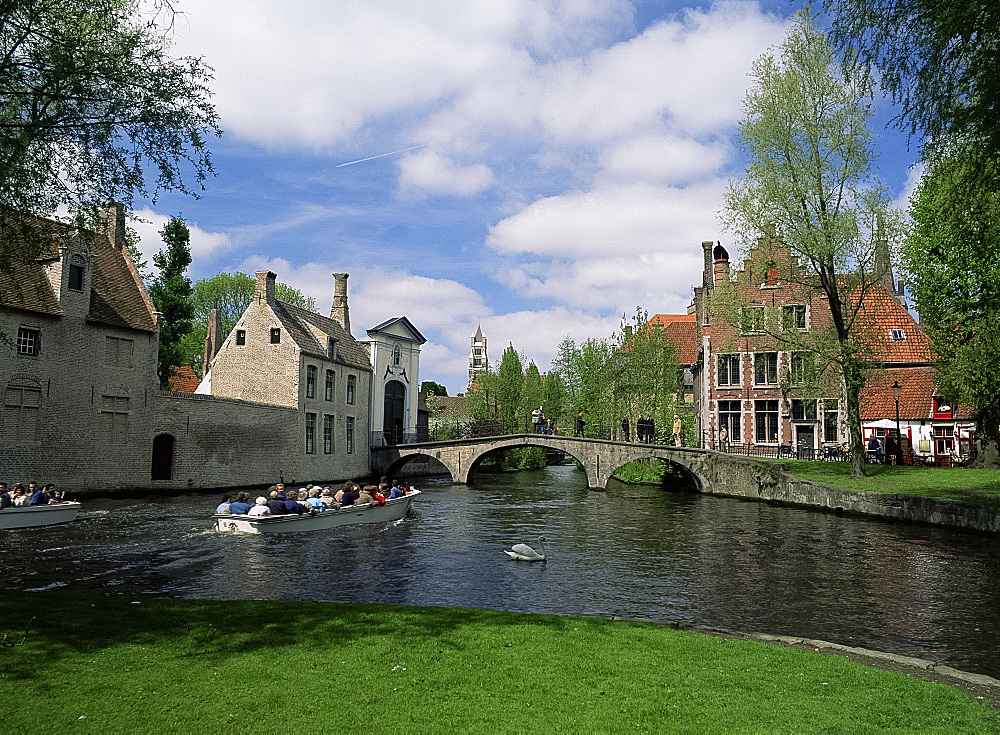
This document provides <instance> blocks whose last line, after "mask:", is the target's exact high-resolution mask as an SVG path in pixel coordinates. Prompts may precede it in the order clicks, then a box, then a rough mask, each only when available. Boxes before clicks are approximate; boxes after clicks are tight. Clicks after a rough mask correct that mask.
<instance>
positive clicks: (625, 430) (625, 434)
mask: <svg viewBox="0 0 1000 735" xmlns="http://www.w3.org/2000/svg"><path fill="white" fill-rule="evenodd" d="M628 428H629V427H628V416H626V417H625V418H623V419H622V441H626V442H627V441H628V440H629V434H628Z"/></svg>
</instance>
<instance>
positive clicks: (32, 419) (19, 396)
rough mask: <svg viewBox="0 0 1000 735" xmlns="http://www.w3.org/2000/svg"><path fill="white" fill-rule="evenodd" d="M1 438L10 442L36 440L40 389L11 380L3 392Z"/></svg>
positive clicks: (40, 400) (40, 397) (40, 402)
mask: <svg viewBox="0 0 1000 735" xmlns="http://www.w3.org/2000/svg"><path fill="white" fill-rule="evenodd" d="M3 403H4V406H3V438H4V440H5V441H10V442H19V441H22V442H25V441H27V442H34V441H38V427H39V412H40V411H41V406H42V389H41V388H40V387H38V386H34V385H30V386H29V385H23V384H19V383H18V382H13V381H12V382H11V383H10V384H9V385H8V386H7V390H6V391H5V393H4V401H3Z"/></svg>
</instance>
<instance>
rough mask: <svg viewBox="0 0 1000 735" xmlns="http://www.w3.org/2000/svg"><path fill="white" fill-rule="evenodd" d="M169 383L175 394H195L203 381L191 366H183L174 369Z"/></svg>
mask: <svg viewBox="0 0 1000 735" xmlns="http://www.w3.org/2000/svg"><path fill="white" fill-rule="evenodd" d="M168 383H169V385H170V390H172V391H174V392H175V393H194V392H195V391H196V390H197V389H198V385H199V384H200V383H201V380H200V379H199V378H198V376H197V375H196V374H195V372H194V370H192V369H191V366H190V365H181V366H180V367H176V366H175V367H174V374H173V375H171V376H170V380H169V381H168Z"/></svg>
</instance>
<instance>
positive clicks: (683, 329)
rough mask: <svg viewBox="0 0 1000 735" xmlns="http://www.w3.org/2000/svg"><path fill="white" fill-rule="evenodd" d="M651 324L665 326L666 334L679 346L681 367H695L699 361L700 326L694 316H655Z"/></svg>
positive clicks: (678, 358)
mask: <svg viewBox="0 0 1000 735" xmlns="http://www.w3.org/2000/svg"><path fill="white" fill-rule="evenodd" d="M649 323H650V324H654V323H658V324H661V325H662V326H663V331H664V333H665V334H666V335H667V336H668V337H669V338H670V339H671V340H672V341H673V343H674V344H675V345H677V360H678V362H680V364H681V365H694V363H695V361H696V360H697V359H698V325H697V322H696V317H695V315H694V314H654V315H653V317H652V318H651V319H650V320H649Z"/></svg>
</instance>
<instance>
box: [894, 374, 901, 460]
mask: <svg viewBox="0 0 1000 735" xmlns="http://www.w3.org/2000/svg"><path fill="white" fill-rule="evenodd" d="M902 394H903V386H901V385H900V384H899V381H898V380H897V381H895V382H893V384H892V397H893V398H894V399H895V400H896V464H902V463H903V437H902V436H901V435H900V433H899V397H900V396H901V395H902Z"/></svg>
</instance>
